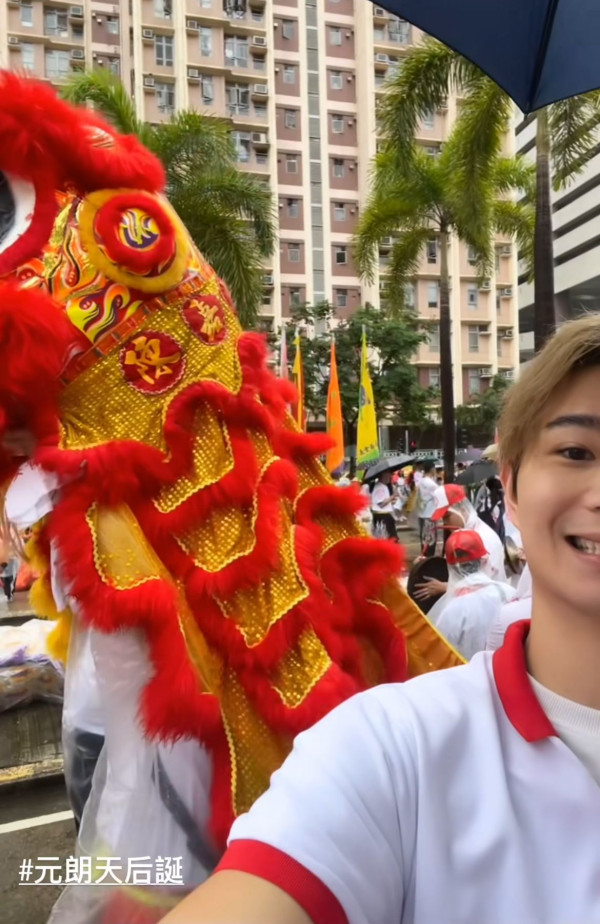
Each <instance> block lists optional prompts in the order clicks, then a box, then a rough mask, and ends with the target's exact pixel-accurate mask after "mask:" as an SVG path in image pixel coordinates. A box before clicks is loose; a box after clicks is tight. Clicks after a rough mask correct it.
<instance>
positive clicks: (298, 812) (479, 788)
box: [219, 622, 600, 924]
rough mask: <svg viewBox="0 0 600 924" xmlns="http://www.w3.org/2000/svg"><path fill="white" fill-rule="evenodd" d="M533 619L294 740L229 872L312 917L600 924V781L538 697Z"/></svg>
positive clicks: (249, 819)
mask: <svg viewBox="0 0 600 924" xmlns="http://www.w3.org/2000/svg"><path fill="white" fill-rule="evenodd" d="M528 627H529V623H528V622H521V623H517V624H515V625H514V626H512V627H511V628H510V629H509V631H508V633H507V637H506V641H505V644H504V646H503V647H502V648H500V649H499V650H498V651H496V652H494V653H493V654H492V653H491V652H482V653H480V654H477V655H475V657H474V658H473V660H472V661H471V662H470V663H469V664H468V665H466V666H464V667H456V668H452V669H451V670H447V671H440V672H437V673H431V674H426V675H424V676H420V677H417V678H415V679H414V680H410V681H408V682H407V683H404V684H389V685H384V686H380V687H377V688H375V689H373V690H370V691H368V692H367V693H362V694H360V695H358V696H355V697H354V698H353V699H351V700H348V701H347V702H346V703H344V704H342V705H341V706H339V707H338V708H337V709H335V710H333V712H331V713H330V714H329V715H328V716H326V717H325V718H324V719H323V720H322V721H320V722H319V723H318V724H317V725H316V726H314V727H313V728H312V729H310V730H309V731H307V732H304V733H303V734H301V735H299V736H298V738H297V739H296V742H295V744H294V749H293V752H292V754H291V755H290V757H289V758H288V759H287V761H286V762H285V764H284V765H283V767H282V768H281V769H280V770H279V771H278V772H277V773H275V774H274V776H273V780H272V783H271V788H270V789H269V791H268V792H267V793H266V794H265V795H264V796H262V797H261V798H260V799H259V800H258V802H256V804H255V805H254V807H253V808H252V810H251V811H250V812H249V813H248V814H247V815H244V816H242V817H241V818H239V819H238V820H237V821H236V823H235V824H234V826H233V828H232V832H231V837H230V846H229V849H228V851H227V853H226V854H225V857H224V858H223V860H222V862H221V864H220V866H219V869H236V870H242V871H245V872H248V873H253V874H255V875H258V876H260V877H262V878H264V879H267V880H269V881H271V882H273V883H274V884H276V885H277V886H279V887H280V888H282V889H284V890H285V891H286V892H288V893H289V894H290V895H291V896H292V897H293V898H294V899H295V900H296V901H297V902H298V903H299V904H300V905H301V906H302V907H303V908H304V909H305V911H306V912H307V914H308V915H309V917H310V918H311V919H312V921H313V922H314V924H594V922H600V787H599V786H598V785H597V784H596V782H595V781H594V779H593V778H592V776H591V775H590V774H589V772H588V771H587V770H586V768H585V766H584V765H583V764H582V763H581V762H580V761H579V760H578V758H577V757H576V756H575V754H574V753H573V752H572V751H570V750H569V748H568V747H567V746H566V745H565V744H564V743H563V742H562V741H561V740H560V739H559V738H558V737H557V735H556V733H555V731H554V729H553V727H552V725H551V724H550V722H549V720H548V718H547V717H546V715H545V714H544V712H543V711H542V708H541V706H540V704H539V702H538V700H537V699H536V697H535V694H534V692H533V690H532V687H531V684H530V682H529V680H528V677H527V666H526V661H525V653H524V647H523V645H524V639H525V637H526V634H527V631H528Z"/></svg>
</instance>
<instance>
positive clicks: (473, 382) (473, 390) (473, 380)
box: [469, 369, 481, 395]
mask: <svg viewBox="0 0 600 924" xmlns="http://www.w3.org/2000/svg"><path fill="white" fill-rule="evenodd" d="M469 394H470V395H479V394H481V379H480V377H479V372H478V371H477V369H469Z"/></svg>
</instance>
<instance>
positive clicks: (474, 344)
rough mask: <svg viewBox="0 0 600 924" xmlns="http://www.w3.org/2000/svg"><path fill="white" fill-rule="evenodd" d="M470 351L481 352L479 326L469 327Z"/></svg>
mask: <svg viewBox="0 0 600 924" xmlns="http://www.w3.org/2000/svg"><path fill="white" fill-rule="evenodd" d="M467 330H468V332H469V353H479V327H472V326H470V327H468V328H467Z"/></svg>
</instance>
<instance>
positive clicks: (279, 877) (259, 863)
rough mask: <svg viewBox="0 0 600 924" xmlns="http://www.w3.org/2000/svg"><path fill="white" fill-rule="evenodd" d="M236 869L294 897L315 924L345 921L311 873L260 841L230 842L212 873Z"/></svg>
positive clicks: (338, 904) (332, 897)
mask: <svg viewBox="0 0 600 924" xmlns="http://www.w3.org/2000/svg"><path fill="white" fill-rule="evenodd" d="M225 869H229V870H236V871H237V872H239V873H251V874H252V875H253V876H259V877H260V878H261V879H266V880H267V882H270V883H272V884H273V885H275V886H278V888H280V889H282V890H283V891H284V892H286V893H287V894H288V895H289V896H290V898H293V899H294V901H295V902H297V903H298V904H299V905H300V907H301V908H302V909H303V910H304V911H306V913H307V915H308V916H309V918H310V919H311V921H313V922H314V924H348V918H347V917H346V912H345V911H344V909H343V908H342V906H341V905H340V903H339V901H338V900H337V898H336V897H335V895H334V894H333V892H331V891H330V889H328V888H327V886H326V885H324V884H323V883H322V882H321V880H320V879H318V878H317V876H315V875H314V873H311V872H310V871H309V870H307V869H306V868H305V867H304V866H302V864H301V863H298V862H297V861H296V860H292V858H291V857H288V855H287V854H286V853H283V851H281V850H278V849H277V848H276V847H271V846H269V844H263V843H262V842H261V841H254V840H239V841H232V843H231V844H230V845H229V847H228V849H227V851H226V853H225V856H224V857H223V859H222V860H221V862H220V863H219V865H218V866H217V868H216V870H215V872H217V873H218V872H220V871H221V870H225Z"/></svg>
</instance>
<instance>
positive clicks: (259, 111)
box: [254, 103, 267, 119]
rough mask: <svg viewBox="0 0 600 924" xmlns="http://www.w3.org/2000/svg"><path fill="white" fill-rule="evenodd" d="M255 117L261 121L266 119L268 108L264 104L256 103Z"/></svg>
mask: <svg viewBox="0 0 600 924" xmlns="http://www.w3.org/2000/svg"><path fill="white" fill-rule="evenodd" d="M254 115H255V116H258V117H259V118H261V119H266V118H267V107H266V106H264V105H263V104H262V103H255V104H254Z"/></svg>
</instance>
